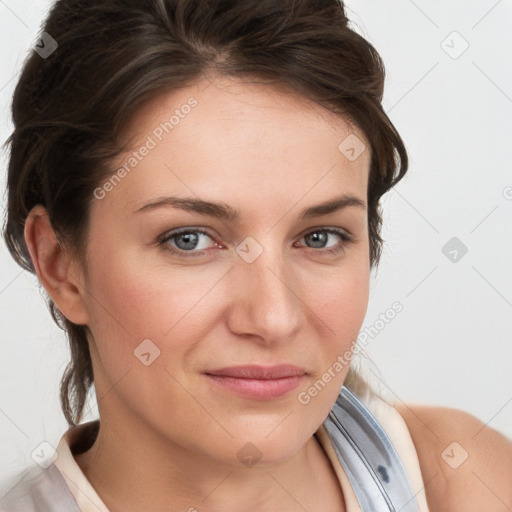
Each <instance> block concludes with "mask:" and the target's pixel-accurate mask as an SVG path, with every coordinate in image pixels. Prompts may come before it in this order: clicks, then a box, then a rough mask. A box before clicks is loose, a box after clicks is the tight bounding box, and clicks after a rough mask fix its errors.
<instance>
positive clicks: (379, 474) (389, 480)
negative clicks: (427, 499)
mask: <svg viewBox="0 0 512 512" xmlns="http://www.w3.org/2000/svg"><path fill="white" fill-rule="evenodd" d="M324 426H325V428H326V430H327V432H328V434H329V437H330V439H331V442H332V445H333V447H334V451H335V452H336V455H337V456H338V459H339V461H340V463H341V465H342V466H343V469H344V470H345V473H346V474H347V477H348V479H349V481H350V484H351V485H352V488H353V489H354V493H355V495H356V497H357V500H358V501H359V505H360V506H361V509H362V511H363V512H398V511H400V512H419V510H420V509H419V506H418V502H417V501H416V496H415V493H414V490H413V488H412V485H411V482H410V480H409V477H408V476H407V472H406V470H405V468H404V465H403V463H402V461H401V460H400V457H399V455H398V453H397V452H396V450H395V448H394V447H393V444H392V443H391V440H390V439H389V437H388V435H387V434H386V432H385V431H384V429H383V428H382V426H381V425H380V424H379V422H378V421H377V420H376V419H375V417H374V416H373V414H372V413H371V412H370V411H369V410H368V408H367V407H366V406H365V405H364V404H363V403H362V402H361V401H360V400H359V399H358V398H357V397H356V396H355V395H354V394H353V393H352V392H351V391H349V390H348V389H347V388H346V387H345V386H343V387H342V388H341V391H340V394H339V396H338V399H337V400H336V403H335V404H334V407H333V408H332V410H331V412H330V413H329V416H328V417H327V419H326V420H325V421H324Z"/></svg>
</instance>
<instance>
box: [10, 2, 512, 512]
mask: <svg viewBox="0 0 512 512" xmlns="http://www.w3.org/2000/svg"><path fill="white" fill-rule="evenodd" d="M44 32H45V34H44V35H43V37H42V39H41V42H40V44H39V45H38V47H39V51H38V52H37V53H39V54H34V55H33V56H32V57H31V58H30V59H29V60H28V61H27V63H26V65H25V68H24V70H23V73H22V75H21V77H20V80H19V83H18V86H17V88H16V92H15V95H14V99H13V120H14V123H15V130H14V133H13V135H12V137H11V142H10V143H11V156H10V162H9V176H8V197H9V203H8V215H7V222H6V229H5V239H6V241H7V244H8V246H9V248H10V250H11V253H12V254H13V256H14V257H15V259H16V260H17V261H18V262H19V263H20V264H21V265H22V266H23V267H24V268H26V269H28V270H31V271H33V272H35V273H36V274H37V276H38V278H39V280H40V282H41V284H42V285H43V286H44V288H45V290H46V291H47V293H48V297H49V300H50V305H51V308H52V311H53V314H54V315H55V318H56V319H57V320H58V321H59V322H60V323H61V324H62V325H63V327H64V329H65V330H66V332H67V334H68V337H69V341H70V347H71V354H72V361H71V363H70V366H69V367H68V369H67V371H66V373H65V375H64V377H63V380H62V387H61V400H62V405H63V410H64V414H65V416H66V419H67V421H68V423H69V425H70V429H69V430H68V431H67V432H66V433H65V435H64V436H63V437H62V439H61V442H60V444H59V446H58V449H57V454H56V455H57V457H56V458H54V460H53V463H52V464H50V465H49V466H48V467H47V468H41V469H40V470H39V469H37V470H36V471H32V472H31V473H30V475H28V476H29V477H30V478H28V479H27V480H25V481H24V482H22V483H20V484H19V485H17V486H16V487H15V488H13V490H12V491H11V492H9V493H8V494H7V495H6V497H5V498H4V501H3V503H2V510H5V511H6V512H9V511H11V510H41V509H43V510H74V511H75V512H76V511H77V510H82V511H86V510H103V511H105V510H110V511H115V510H123V511H127V512H129V511H132V510H134V511H135V510H142V509H144V510H146V509H147V510H152V511H159V510H188V511H194V510H198V511H201V510H209V511H215V510H247V511H262V510H290V511H291V510H308V511H324V512H330V511H345V510H346V511H353V510H365V511H366V510H404V511H405V510H421V511H422V512H423V511H427V510H431V511H444V510H446V511H448V510H465V511H469V510H475V511H476V510H478V511H481V510H482V508H483V507H484V506H485V508H486V510H496V511H498V510H506V509H507V508H506V507H510V506H511V505H512V495H511V491H510V490H509V488H508V486H507V483H508V482H509V481H510V478H511V477H512V444H511V442H510V441H509V440H507V439H505V438H504V437H503V436H501V435H500V434H499V433H497V432H495V431H493V430H492V429H489V428H483V424H482V423H481V422H479V421H478V420H476V419H475V418H473V417H472V416H469V415H467V414H466V413H463V412H460V411H454V410H447V409H440V408H420V407H404V406H402V407H400V406H398V405H396V406H395V407H393V406H392V405H389V404H387V403H386V402H384V401H383V400H382V399H380V398H379V397H378V396H375V395H374V394H373V393H372V392H371V390H370V389H368V388H367V386H366V385H365V383H364V381H362V379H361V378H360V377H359V376H358V375H357V374H356V373H355V372H354V370H353V369H351V367H350V362H351V359H352V354H353V353H354V350H355V344H354V342H355V340H357V337H358V333H359V330H360V328H361V324H362V322H363V319H364V316H365V312H366V308H367V304H368V293H369V275H370V270H371V268H372V267H375V266H376V265H377V264H378V261H379V256H380V251H381V243H382V239H381V237H380V225H381V217H380V211H379V200H380V198H381V197H382V195H383V194H384V193H385V192H387V191H388V190H390V189H391V188H392V187H393V186H394V185H395V184H396V183H397V182H398V181H399V180H400V179H401V178H402V177H403V176H404V174H405V173H406V171H407V153H406V150H405V147H404V144H403V142H402V140H401V138H400V136H399V134H398V133H397V131H396V130H395V128H394V126H393V125H392V123H391V122H390V120H389V119H388V117H387V116H386V114H385V113H384V111H383V109H382V106H381V100H382V93H383V82H384V68H383V65H382V62H381V60H380V57H379V56H378V54H377V52H376V51H375V49H374V48H373V47H372V46H371V45H370V44H369V43H368V42H367V41H365V40H364V39H363V38H361V37H360V36H359V35H357V34H356V33H355V32H353V31H352V30H351V29H350V28H349V27H348V25H347V19H346V16H345V12H344V8H343V6H342V5H340V4H339V3H337V2H335V1H333V0H330V1H327V0H325V1H301V2H292V1H281V2H272V1H267V0H263V1H258V2H252V1H246V2H205V1H199V0H188V1H184V0H146V1H138V2H133V1H126V0H125V1H122V0H110V1H108V2H107V1H105V2H98V1H92V0H91V1H78V0H74V1H72V0H61V1H59V2H57V3H56V4H55V6H54V7H53V9H52V11H51V13H50V15H49V18H48V20H47V22H46V24H45V28H44ZM93 382H94V389H95V392H96V395H97V399H98V407H99V411H100V421H96V422H89V423H87V424H81V425H79V423H80V420H81V417H82V415H83V408H84V403H85V398H86V394H87V391H88V390H89V388H90V386H91V384H92V383H93ZM340 390H341V391H340ZM358 397H359V398H358ZM100 422H101V423H100ZM477 432H478V435H476V434H475V433H477ZM489 461H492V463H489ZM475 475H476V476H475ZM476 478H477V479H478V480H477V479H476ZM475 482H480V483H479V485H476V484H475Z"/></svg>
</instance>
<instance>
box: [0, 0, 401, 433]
mask: <svg viewBox="0 0 512 512" xmlns="http://www.w3.org/2000/svg"><path fill="white" fill-rule="evenodd" d="M43 30H44V32H46V33H47V34H49V35H50V36H51V38H53V39H54V40H55V41H56V42H57V45H58V47H57V48H56V49H55V50H54V51H53V53H51V54H49V55H40V54H38V53H36V52H32V54H31V55H30V56H29V57H28V58H27V60H26V62H25V64H24V67H23V70H22V73H21V76H20V78H19V81H18V83H17V86H16V89H15V92H14V97H13V103H12V118H13V122H14V131H13V133H12V135H11V136H10V138H9V139H8V141H7V142H8V144H9V145H10V159H9V167H8V181H7V186H8V208H7V218H6V223H5V229H4V237H5V240H6V243H7V246H8V248H9V250H10V252H11V254H12V255H13V257H14V258H15V259H16V261H17V262H18V263H19V264H20V265H21V266H22V267H23V268H25V269H27V270H29V271H31V272H34V267H33V264H32V261H31V259H30V256H29V254H28V251H27V247H26V244H25V240H24V236H23V230H24V224H25V220H26V218H27V215H28V213H29V212H30V210H31V209H32V208H33V207H34V206H35V205H43V206H44V207H45V208H46V209H47V211H48V215H49V218H50V222H51V224H52V226H53V228H54V230H55V232H56V233H57V236H58V237H59V239H60V240H61V241H62V242H63V243H65V245H66V246H67V247H69V248H70V249H71V250H72V251H73V252H74V253H75V254H76V255H77V256H78V257H80V255H81V254H83V251H84V244H85V241H86V235H87V228H88V220H89V208H90V206H91V203H92V201H93V197H94V196H93V191H94V189H95V188H96V187H97V186H98V184H100V183H101V182H102V180H104V179H105V177H108V176H110V175H111V174H112V168H111V167H110V165H109V164H110V162H112V159H113V158H114V157H116V156H117V155H118V154H119V153H120V152H121V150H122V149H123V148H122V143H121V140H122V137H121V135H122V133H123V127H125V126H127V123H128V120H129V119H130V117H131V116H132V115H133V114H134V113H135V111H136V110H137V108H138V107H139V106H140V105H141V103H142V102H143V101H145V100H147V99H150V98H152V97H154V96H156V95H157V94H160V93H162V92H164V91H166V90H168V91H170V90H173V89H176V88H182V87H186V86H187V85H189V84H192V83H193V82H196V81H199V80H200V79H201V78H202V77H205V76H207V75H208V74H210V73H212V72H213V73H216V74H219V75H226V76H232V77H243V76H248V77H250V76H253V77H257V78H258V79H261V80H262V81H267V82H270V83H272V82H274V83H284V84H287V85H288V86H290V87H291V88H292V89H293V90H295V91H296V92H297V93H298V94H300V95H302V96H304V97H307V98H309V99H310V100H313V101H314V102H316V103H318V104H319V105H322V106H324V107H326V108H328V109H329V110H331V111H333V112H335V113H337V114H340V116H344V118H345V119H347V120H349V121H350V122H352V123H354V124H355V125H356V126H357V127H358V128H359V129H360V130H361V131H362V132H363V133H364V135H365V137H366V138H367V141H368V142H369V144H370V148H369V149H370V151H371V164H370V174H369V182H368V195H367V204H368V231H369V247H370V251H369V252H370V254H369V258H370V264H371V266H372V267H376V266H377V265H378V262H379V259H380V255H381V251H382V242H383V240H382V238H381V236H380V230H381V223H382V218H381V209H380V204H379V201H380V198H381V196H382V195H383V194H384V193H385V192H387V191H388V190H389V189H390V188H391V187H393V186H394V185H395V184H396V183H397V182H398V181H399V180H400V179H401V178H402V177H403V176H404V174H405V173H406V171H407V165H408V163H407V153H406V149H405V146H404V144H403V142H402V140H401V138H400V135H399V134H398V132H397V131H396V129H395V127H394V126H393V124H392V123H391V121H390V120H389V118H388V117H387V115H386V113H385V112H384V110H383V108H382V105H381V101H382V95H383V88H384V66H383V63H382V60H381V58H380V56H379V55H378V53H377V51H376V50H375V49H374V48H373V46H372V45H371V44H370V43H369V42H367V41H366V40H365V39H364V38H363V37H361V36H360V35H358V34H357V33H356V32H355V31H354V30H352V29H351V28H350V27H349V21H348V19H347V17H346V14H345V8H344V6H343V5H342V4H341V3H340V2H338V1H336V0H59V1H56V2H55V4H54V5H53V7H52V8H51V10H50V12H49V15H48V18H47V19H46V22H45V24H44V28H43ZM45 37H46V36H45ZM46 41H48V39H46ZM39 53H41V52H39ZM48 302H49V307H50V311H51V313H52V316H53V318H54V319H55V321H56V322H57V324H58V325H60V326H61V327H62V328H63V329H64V330H65V331H66V333H67V335H68V338H69V343H70V349H71V361H70V362H69V364H68V366H67V367H66V370H65V372H64V375H63V376H62V380H61V384H60V386H61V387H60V399H61V405H62V409H63V412H64V416H65V418H66V420H67V421H68V424H69V425H70V426H71V425H74V424H78V423H79V422H80V419H81V418H82V415H83V409H84V405H85V401H86V398H87V393H88V391H89V389H90V387H91V385H92V384H93V382H94V377H93V369H92V363H91V357H90V352H89V346H88V338H87V332H88V329H87V326H83V325H76V324H73V323H72V322H70V321H69V320H68V319H66V318H65V317H64V316H63V315H62V314H61V313H60V312H59V311H58V310H57V308H56V306H55V304H54V303H53V302H52V301H51V299H50V298H48ZM347 379H348V380H347V381H346V382H352V383H353V384H354V386H355V385H356V384H357V382H356V381H357V378H356V377H355V375H354V372H353V371H352V369H351V373H349V376H348V378H347Z"/></svg>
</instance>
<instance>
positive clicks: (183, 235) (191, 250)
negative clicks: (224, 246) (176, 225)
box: [159, 228, 220, 256]
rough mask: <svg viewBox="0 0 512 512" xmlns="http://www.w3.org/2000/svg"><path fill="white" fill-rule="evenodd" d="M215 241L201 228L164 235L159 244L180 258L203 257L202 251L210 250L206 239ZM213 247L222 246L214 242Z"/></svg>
mask: <svg viewBox="0 0 512 512" xmlns="http://www.w3.org/2000/svg"><path fill="white" fill-rule="evenodd" d="M208 238H209V239H210V240H213V239H212V237H211V236H210V235H209V234H208V232H207V231H205V230H204V229H201V228H194V229H191V228H183V229H178V230H176V231H172V232H170V233H167V234H165V235H163V236H162V237H161V238H160V240H159V243H160V244H161V245H163V246H164V248H165V249H166V250H167V251H169V252H171V253H173V254H178V255H180V256H201V255H202V254H203V252H202V251H204V250H206V249H208V248H209V247H208V243H207V240H206V239H208ZM212 246H213V247H220V244H218V243H217V242H215V241H214V240H213V244H212Z"/></svg>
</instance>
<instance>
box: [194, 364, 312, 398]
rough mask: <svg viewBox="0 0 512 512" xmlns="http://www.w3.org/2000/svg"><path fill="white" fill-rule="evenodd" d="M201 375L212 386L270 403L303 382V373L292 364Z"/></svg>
mask: <svg viewBox="0 0 512 512" xmlns="http://www.w3.org/2000/svg"><path fill="white" fill-rule="evenodd" d="M204 375H205V376H206V377H207V378H208V379H209V380H210V381H211V382H212V383H214V384H217V385H219V386H220V387H222V388H223V389H225V390H227V391H230V392H232V393H235V394H237V395H239V396H242V397H244V398H250V399H254V400H272V399H277V398H282V397H284V396H286V395H288V394H289V393H290V392H291V391H293V390H294V389H295V388H296V387H297V386H299V384H300V383H301V382H302V381H303V380H304V379H305V377H306V371H305V370H304V368H299V367H298V366H293V365H284V364H283V365H278V366H257V365H246V366H232V367H229V368H221V369H218V370H207V371H206V372H205V373H204Z"/></svg>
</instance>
